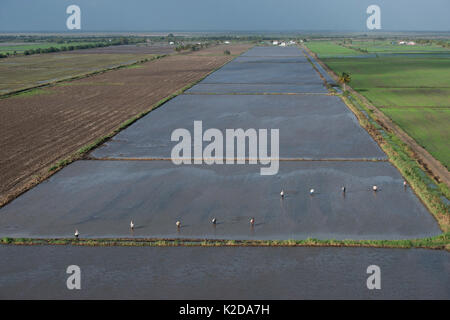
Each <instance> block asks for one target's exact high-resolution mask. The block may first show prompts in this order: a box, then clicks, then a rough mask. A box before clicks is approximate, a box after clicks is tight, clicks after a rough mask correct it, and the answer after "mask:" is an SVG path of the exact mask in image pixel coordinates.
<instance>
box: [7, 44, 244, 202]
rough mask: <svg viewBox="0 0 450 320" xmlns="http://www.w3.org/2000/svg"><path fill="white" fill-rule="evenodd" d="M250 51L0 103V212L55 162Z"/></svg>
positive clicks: (207, 53) (175, 59)
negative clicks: (3, 206) (237, 56)
mask: <svg viewBox="0 0 450 320" xmlns="http://www.w3.org/2000/svg"><path fill="white" fill-rule="evenodd" d="M248 48H250V45H246V44H240V45H228V46H225V45H223V46H216V47H211V48H207V49H204V50H201V51H199V52H190V53H183V54H178V55H172V56H168V57H165V58H162V59H159V60H154V61H151V62H148V63H145V64H142V65H140V66H139V67H136V68H128V69H121V70H116V71H110V72H106V73H103V74H98V75H95V76H91V77H87V78H84V79H80V80H76V81H70V82H65V83H62V84H58V85H56V86H53V87H48V88H45V89H43V90H44V91H45V93H46V94H37V95H23V96H20V95H19V96H13V97H10V98H6V99H0V111H1V112H0V115H1V116H0V206H2V205H4V204H6V203H7V202H9V201H10V200H12V199H13V198H15V197H16V196H17V195H19V194H20V193H22V192H24V191H26V190H28V189H29V188H31V187H32V186H34V185H35V184H36V183H38V182H40V181H42V180H43V179H45V178H46V177H48V176H49V175H50V173H49V168H50V167H51V166H52V165H53V164H55V163H56V162H57V161H59V160H62V159H65V158H66V157H68V156H70V155H71V154H73V153H74V152H76V151H77V150H78V149H80V148H81V147H83V146H85V145H87V144H90V143H92V142H94V141H95V140H96V139H98V138H100V137H102V136H104V135H107V134H109V133H111V132H112V131H114V130H115V129H117V128H118V127H119V126H120V124H121V123H123V122H124V121H126V120H127V119H130V118H132V117H134V116H136V115H138V114H140V113H141V112H144V111H146V110H149V109H150V108H151V106H152V105H154V104H156V103H157V102H158V101H160V100H161V99H163V98H165V97H167V96H169V95H171V94H173V93H174V92H176V91H178V90H180V89H182V88H183V87H185V86H187V85H189V84H190V83H193V82H196V81H198V80H200V79H201V78H203V77H204V76H206V75H207V74H208V73H210V72H211V71H213V70H215V69H217V68H218V67H220V66H222V65H223V64H224V63H226V62H228V61H230V60H231V59H233V57H234V56H233V55H236V54H240V53H242V52H244V51H246V50H247V49H248ZM225 49H228V50H230V51H231V54H232V55H231V56H230V55H224V54H223V51H224V50H225ZM220 52H222V54H218V53H220Z"/></svg>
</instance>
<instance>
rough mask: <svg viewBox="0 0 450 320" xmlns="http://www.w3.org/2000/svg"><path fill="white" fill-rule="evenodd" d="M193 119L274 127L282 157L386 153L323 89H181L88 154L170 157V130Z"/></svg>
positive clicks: (206, 124) (224, 125) (214, 124)
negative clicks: (196, 91)
mask: <svg viewBox="0 0 450 320" xmlns="http://www.w3.org/2000/svg"><path fill="white" fill-rule="evenodd" d="M194 121H202V126H203V131H205V130H207V129H209V128H217V129H219V130H221V132H223V133H225V130H226V129H229V128H235V129H238V128H242V129H244V130H247V129H249V128H255V129H256V130H258V129H279V154H280V157H281V158H303V159H305V158H306V159H327V158H328V159H330V158H332V159H351V158H356V159H358V158H359V159H367V158H372V159H373V158H375V159H379V158H382V159H386V155H385V154H384V152H383V151H381V149H380V147H379V146H378V145H377V144H376V142H375V141H374V140H373V139H372V138H371V137H370V135H369V134H368V133H367V132H366V131H365V130H364V129H363V128H361V127H360V125H359V123H358V120H357V119H356V117H355V115H354V114H353V113H352V112H351V111H350V110H349V109H348V108H347V107H346V106H345V104H344V103H343V102H342V101H341V100H340V98H339V97H335V96H326V95H197V94H196V95H181V96H178V97H176V98H175V99H173V100H171V101H169V102H167V103H166V104H164V105H163V106H162V107H160V108H158V109H156V110H154V111H152V112H151V113H150V114H149V115H147V116H146V117H144V118H142V119H141V120H139V121H138V122H136V123H135V124H134V125H132V126H131V127H129V128H127V129H125V130H123V131H122V132H120V133H119V134H118V135H116V136H115V137H114V138H113V139H111V140H110V141H108V142H107V143H105V144H104V145H103V146H101V147H100V148H97V149H96V150H95V151H94V152H93V153H92V154H91V155H92V156H93V157H95V158H121V159H126V158H170V157H171V150H172V148H173V147H174V146H175V145H176V144H177V143H178V140H177V141H171V134H172V132H173V131H174V130H175V129H178V128H184V129H188V130H189V131H190V132H193V129H194V128H193V126H194ZM269 140H270V139H269ZM204 145H205V146H206V145H207V143H206V142H205V143H204ZM248 145H249V143H247V147H248ZM192 147H193V146H192ZM192 154H193V153H192ZM235 154H236V153H235ZM246 154H247V155H248V152H247V153H246ZM269 154H270V145H269Z"/></svg>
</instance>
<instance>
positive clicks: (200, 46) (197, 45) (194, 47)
mask: <svg viewBox="0 0 450 320" xmlns="http://www.w3.org/2000/svg"><path fill="white" fill-rule="evenodd" d="M210 45H211V43H209V42H205V43H188V44H180V45H177V46H176V47H175V50H176V51H177V52H180V51H183V50H191V51H198V50H200V49H203V48H208V47H209V46H210Z"/></svg>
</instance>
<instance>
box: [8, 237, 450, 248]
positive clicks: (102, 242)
mask: <svg viewBox="0 0 450 320" xmlns="http://www.w3.org/2000/svg"><path fill="white" fill-rule="evenodd" d="M449 240H450V233H446V234H442V235H439V236H435V237H431V238H422V239H409V240H334V239H331V240H319V239H313V238H308V239H305V240H207V239H144V238H141V239H133V238H118V239H67V238H52V239H31V238H3V239H1V240H0V244H4V245H78V246H105V247H106V246H130V247H131V246H132V247H180V246H183V247H191V246H195V247H234V246H235V247H371V248H400V249H410V248H425V249H440V250H447V251H450V244H449Z"/></svg>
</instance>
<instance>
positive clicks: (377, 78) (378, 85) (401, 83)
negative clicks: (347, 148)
mask: <svg viewBox="0 0 450 320" xmlns="http://www.w3.org/2000/svg"><path fill="white" fill-rule="evenodd" d="M323 61H324V62H325V63H326V64H327V65H328V66H329V67H330V68H331V69H332V70H333V71H335V72H336V73H338V74H340V73H342V72H348V73H350V74H351V75H352V82H351V84H350V85H351V86H352V87H353V88H354V89H355V90H358V91H359V92H361V93H362V94H364V95H366V97H367V98H368V99H369V100H370V101H371V102H372V103H374V104H375V105H376V106H385V105H389V106H439V107H440V106H450V101H449V95H448V93H449V90H450V59H449V58H442V57H435V56H433V55H430V56H429V57H428V58H427V57H415V56H413V57H404V56H402V57H398V56H397V57H390V56H383V57H378V58H323ZM386 102H388V103H386Z"/></svg>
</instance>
